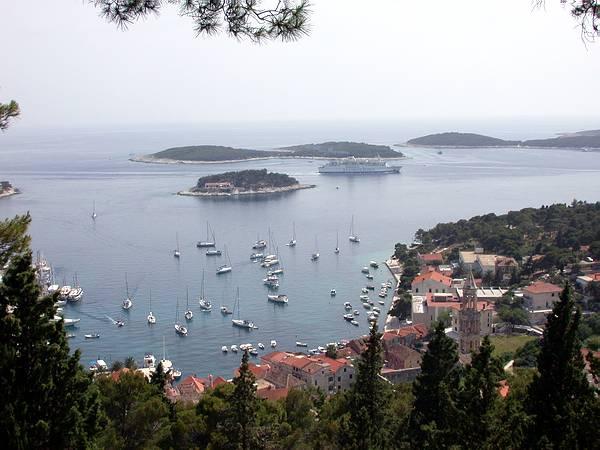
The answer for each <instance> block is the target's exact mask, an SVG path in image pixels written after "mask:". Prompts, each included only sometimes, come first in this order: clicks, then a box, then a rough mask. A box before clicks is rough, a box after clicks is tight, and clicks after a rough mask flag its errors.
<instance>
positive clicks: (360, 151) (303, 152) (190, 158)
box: [131, 142, 404, 164]
mask: <svg viewBox="0 0 600 450" xmlns="http://www.w3.org/2000/svg"><path fill="white" fill-rule="evenodd" d="M349 157H356V158H376V157H379V158H384V159H388V158H389V159H393V158H402V157H404V155H403V154H402V153H401V152H397V151H395V150H393V149H392V148H391V147H389V146H387V145H372V144H365V143H359V142H323V143H321V144H304V145H297V146H292V147H283V148H279V149H276V150H250V149H242V148H233V147H223V146H219V145H194V146H188V147H173V148H169V149H166V150H163V151H160V152H157V153H152V154H150V155H143V156H136V157H134V158H131V161H137V162H148V163H162V164H169V163H217V162H239V161H247V160H255V159H268V158H323V159H335V158H349Z"/></svg>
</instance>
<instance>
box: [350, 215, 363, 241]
mask: <svg viewBox="0 0 600 450" xmlns="http://www.w3.org/2000/svg"><path fill="white" fill-rule="evenodd" d="M348 240H349V241H350V242H354V243H355V244H358V243H359V242H360V238H359V237H358V236H357V235H356V233H355V232H354V216H352V222H351V224H350V235H349V236H348Z"/></svg>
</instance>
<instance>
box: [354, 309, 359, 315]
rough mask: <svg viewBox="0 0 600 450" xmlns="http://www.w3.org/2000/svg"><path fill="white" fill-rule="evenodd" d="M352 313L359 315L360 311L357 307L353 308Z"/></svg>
mask: <svg viewBox="0 0 600 450" xmlns="http://www.w3.org/2000/svg"><path fill="white" fill-rule="evenodd" d="M352 314H354V315H355V316H360V311H359V310H358V309H355V310H354V311H353V312H352Z"/></svg>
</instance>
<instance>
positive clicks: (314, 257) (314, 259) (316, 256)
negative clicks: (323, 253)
mask: <svg viewBox="0 0 600 450" xmlns="http://www.w3.org/2000/svg"><path fill="white" fill-rule="evenodd" d="M319 256H320V255H319V254H318V253H313V254H312V255H311V256H310V260H311V261H316V260H317V259H319Z"/></svg>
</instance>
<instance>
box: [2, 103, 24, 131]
mask: <svg viewBox="0 0 600 450" xmlns="http://www.w3.org/2000/svg"><path fill="white" fill-rule="evenodd" d="M19 114H21V110H20V109H19V104H18V103H17V102H15V101H14V100H11V101H10V103H0V130H2V131H4V130H6V129H7V128H8V123H9V121H10V120H12V119H14V118H15V117H18V116H19Z"/></svg>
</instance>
